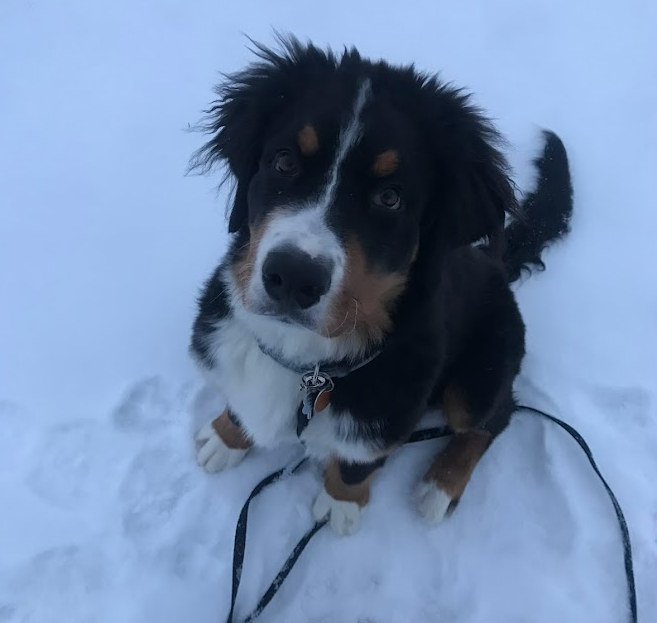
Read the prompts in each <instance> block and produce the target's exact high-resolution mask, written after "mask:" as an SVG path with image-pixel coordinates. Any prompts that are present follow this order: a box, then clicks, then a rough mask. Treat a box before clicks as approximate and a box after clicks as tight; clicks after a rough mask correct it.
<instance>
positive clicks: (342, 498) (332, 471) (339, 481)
mask: <svg viewBox="0 0 657 623" xmlns="http://www.w3.org/2000/svg"><path fill="white" fill-rule="evenodd" d="M384 461H385V459H384V458H382V459H379V460H377V461H374V462H372V463H348V462H345V461H342V460H340V459H337V458H333V459H331V461H330V462H329V464H328V465H327V467H326V471H325V473H324V486H323V487H322V491H321V493H320V494H319V496H318V498H317V500H316V501H315V505H314V506H313V515H314V517H315V519H316V520H317V521H320V520H322V519H324V518H325V517H326V516H327V515H330V518H329V522H330V524H331V528H332V529H333V532H335V533H336V534H338V535H339V536H346V535H348V534H353V533H354V532H356V530H357V529H358V526H359V524H360V516H361V514H362V512H363V510H364V509H365V507H366V506H367V503H368V502H369V501H370V483H371V482H372V478H373V477H374V474H375V473H376V471H377V470H378V469H379V468H380V467H381V466H382V465H383V463H384Z"/></svg>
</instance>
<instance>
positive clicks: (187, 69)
mask: <svg viewBox="0 0 657 623" xmlns="http://www.w3.org/2000/svg"><path fill="white" fill-rule="evenodd" d="M272 27H274V28H277V29H280V30H282V31H288V32H294V33H296V34H297V35H299V36H301V37H304V38H305V37H309V38H311V39H313V40H314V41H315V42H317V43H320V44H324V43H330V44H332V45H334V46H340V45H342V44H344V43H347V44H356V45H357V46H358V47H359V48H360V49H361V50H362V52H363V53H365V54H367V55H372V56H377V57H380V56H382V57H385V58H387V59H389V60H392V61H400V62H411V61H414V62H416V63H417V64H418V65H419V66H420V67H422V68H426V69H430V70H441V71H442V72H443V74H444V76H445V77H446V78H449V79H452V80H454V81H456V82H458V83H461V84H464V85H466V86H467V87H469V88H471V89H472V90H474V91H475V92H476V94H477V101H478V102H479V103H480V104H481V105H482V106H484V107H485V108H487V109H488V110H489V111H490V112H491V114H492V115H493V116H495V117H496V118H497V119H498V121H499V125H500V127H501V129H502V130H503V131H504V132H505V133H506V134H507V136H508V137H509V139H510V141H511V143H512V144H513V146H514V151H513V152H512V153H511V158H512V161H513V163H514V165H515V166H516V170H517V178H518V180H519V181H520V183H521V184H522V185H526V184H528V183H530V182H531V168H530V167H529V166H528V160H529V158H530V157H531V156H532V154H533V152H534V150H535V149H536V147H537V128H539V127H549V128H552V129H554V130H556V131H557V132H558V133H560V134H561V136H562V137H563V139H564V141H565V142H566V144H567V147H568V149H569V154H570V158H571V163H572V168H573V175H574V181H575V188H576V215H575V217H574V219H573V232H572V235H571V236H570V237H569V239H568V240H567V241H566V242H565V243H563V244H560V245H557V246H556V247H555V248H553V249H552V250H551V251H550V252H549V254H548V257H547V261H548V271H547V272H546V273H543V274H540V275H537V276H534V277H533V278H532V279H531V280H529V281H527V282H525V283H524V284H522V286H521V287H520V288H519V290H518V297H519V300H520V303H521V306H522V309H523V312H524V315H525V319H526V322H527V325H528V351H529V352H528V356H527V358H526V361H525V365H524V368H523V373H522V378H521V379H520V380H519V383H518V392H519V394H520V396H521V398H522V400H523V401H525V402H527V403H530V404H534V405H536V406H544V407H546V408H548V409H550V410H552V412H554V413H555V414H557V415H561V416H562V417H563V418H565V419H566V420H568V421H570V422H572V423H573V424H574V425H575V426H576V427H577V428H579V429H580V430H581V431H582V432H583V433H584V435H585V436H586V437H587V439H588V440H589V442H590V445H591V446H592V448H593V451H594V452H595V454H596V456H597V458H598V462H599V464H600V466H601V468H602V470H603V472H604V473H605V475H606V476H607V477H608V480H609V482H610V484H611V485H612V487H613V488H614V489H615V491H616V493H617V495H618V498H619V500H620V502H621V504H622V506H623V508H624V509H625V511H626V514H627V519H628V522H629V525H630V530H631V536H632V541H633V545H634V551H635V568H636V575H637V589H638V599H639V616H640V619H641V620H642V621H643V622H644V623H654V622H655V621H657V485H656V483H657V364H656V363H655V358H656V357H657V268H656V264H655V260H654V258H653V257H652V255H653V251H654V235H655V234H654V232H655V228H656V227H657V211H656V203H655V190H654V183H655V174H656V171H657V158H656V157H655V145H656V144H657V80H656V79H655V77H656V76H657V45H656V44H655V32H656V31H657V4H656V3H655V2H654V1H652V0H644V1H642V2H639V1H634V0H623V1H622V2H621V1H618V2H612V1H611V0H607V1H605V2H600V1H599V0H595V1H594V0H591V1H589V2H587V1H584V0H580V1H577V2H574V1H573V0H559V1H557V0H550V1H547V0H546V1H544V2H531V3H530V2H526V1H524V0H500V1H499V2H489V1H487V0H479V1H478V2H467V3H466V2H461V3H456V2H436V1H434V0H427V1H425V2H415V3H409V2H405V3H392V2H390V3H381V2H354V1H353V0H348V1H345V0H340V1H335V0H331V1H330V2H323V3H315V2H299V1H294V2H292V1H289V2H270V1H269V0H267V1H262V2H240V3H237V2H224V3H220V2H210V1H209V0H203V1H200V0H199V1H195V2H183V1H182V0H180V1H174V0H150V1H148V0H141V1H138V2H134V1H128V0H112V1H111V2H88V0H66V1H65V2H47V1H46V0H31V1H30V2H25V1H20V0H3V1H2V3H0V622H2V623H8V622H11V623H19V622H21V623H27V622H30V623H60V622H66V623H92V622H93V623H138V622H139V623H142V622H144V621H158V622H159V623H174V622H176V623H178V622H180V621H194V622H195V623H216V622H217V621H223V619H224V617H225V615H226V610H227V603H228V596H229V590H230V587H229V584H230V563H231V560H230V554H231V548H232V539H233V530H234V526H235V521H236V518H237V514H238V512H239V509H240V507H241V504H242V502H243V500H244V498H245V497H246V495H247V494H248V492H249V491H250V490H251V487H252V486H253V484H254V483H255V482H257V481H258V480H259V479H260V478H261V477H262V476H263V475H264V474H266V473H268V472H269V471H271V470H272V469H273V468H275V467H278V466H280V465H282V464H284V463H285V462H286V461H287V460H289V459H290V457H291V456H293V455H295V452H296V449H290V448H287V449H281V450H280V451H279V452H276V453H268V454H265V453H260V454H256V455H255V456H254V457H253V459H251V460H249V461H247V462H245V463H243V464H242V465H240V466H239V467H238V468H237V469H235V470H234V471H231V472H228V473H224V474H221V475H219V476H212V477H211V476H208V475H206V474H205V473H203V472H202V471H201V470H199V469H198V468H197V466H196V464H195V461H194V456H193V447H192V441H191V439H192V430H193V428H194V422H198V421H200V420H201V419H204V418H205V419H207V418H209V417H210V416H211V415H212V414H213V413H215V412H216V409H217V408H218V407H219V401H218V399H217V397H215V396H211V395H208V394H206V393H205V392H203V391H202V384H201V381H200V379H199V378H198V376H197V374H196V371H195V370H194V369H193V367H192V365H191V364H190V362H189V361H188V358H187V353H186V347H187V340H188V334H189V328H190V324H191V322H192V318H193V313H194V296H195V294H196V292H197V288H198V286H199V284H200V282H201V280H202V279H203V278H204V277H205V276H206V274H207V273H208V272H209V271H210V269H211V268H212V265H213V262H215V261H216V260H217V258H218V257H219V256H220V255H221V253H222V252H223V250H224V248H225V245H226V240H227V238H226V234H225V231H224V230H225V224H224V221H223V216H224V200H225V196H224V195H223V194H220V195H219V196H218V197H217V195H216V194H215V193H214V191H213V187H214V184H215V183H216V181H217V180H216V179H214V180H213V179H205V178H198V177H191V178H189V177H184V175H183V173H184V170H185V166H186V161H187V158H188V156H189V155H190V153H191V152H192V151H193V149H194V148H196V147H197V146H198V145H199V144H200V141H201V137H200V136H199V135H197V134H194V133H189V132H186V128H187V127H188V124H193V123H194V122H196V121H197V120H198V118H199V114H200V110H201V109H202V108H203V107H204V106H206V104H207V103H208V101H209V99H210V97H211V87H212V85H213V83H214V82H215V81H216V80H217V79H218V76H219V72H220V71H229V70H234V69H237V68H239V67H241V66H242V65H243V64H244V63H245V62H246V61H247V60H248V58H249V53H248V51H247V49H246V40H245V38H244V36H243V33H246V34H248V35H250V36H252V37H254V38H255V39H259V40H264V41H267V42H271V41H272V40H273V36H272ZM436 445H437V443H436V442H434V443H425V444H423V445H420V446H416V447H413V448H406V449H404V450H402V451H401V452H399V453H398V454H397V455H396V456H395V457H394V458H393V459H392V460H391V461H390V462H389V464H388V466H387V467H386V469H385V470H384V471H383V473H382V474H381V476H380V477H379V478H378V479H377V480H376V483H375V485H374V491H373V497H372V503H371V505H370V507H369V509H368V510H367V513H366V514H365V516H364V520H363V523H362V528H361V531H360V532H359V533H358V534H357V535H355V536H353V537H350V538H345V539H341V540H340V539H338V538H336V537H334V536H333V535H332V534H331V533H330V531H328V530H324V531H322V532H320V533H319V534H318V536H317V537H316V539H315V541H314V542H313V543H312V544H311V545H310V547H309V549H308V550H307V551H306V552H305V553H304V555H303V557H302V558H301V559H300V561H299V563H298V566H297V567H296V568H295V570H294V571H293V573H292V575H291V576H290V578H289V579H288V581H287V583H286V584H285V585H284V587H283V589H282V591H281V593H280V594H279V595H278V596H277V597H276V598H275V600H274V601H273V602H272V604H271V605H270V607H269V609H268V610H267V611H265V614H264V615H263V617H262V620H263V621H267V622H269V621H271V622H280V623H308V622H310V623H320V622H321V623H352V622H353V623H357V622H358V623H365V622H371V623H374V622H375V623H401V622H404V623H405V622H408V621H413V622H417V623H422V622H431V623H434V622H442V621H445V622H447V621H449V622H455V623H457V622H458V623H466V622H467V623H474V622H482V623H491V622H498V621H499V622H505V623H513V622H518V623H519V622H523V623H524V622H527V621H531V622H536V623H538V622H545V623H554V622H555V621H559V622H564V623H565V622H578V623H580V622H582V623H588V622H596V623H612V622H613V623H618V622H622V621H624V620H625V616H626V611H625V608H626V594H625V578H624V574H623V563H622V551H621V546H620V540H619V533H618V527H617V524H616V520H615V517H614V514H613V510H612V507H611V505H610V503H609V501H608V499H607V498H606V496H605V494H604V492H603V490H602V488H601V486H600V485H599V483H598V482H597V480H596V479H595V476H594V475H593V474H592V472H591V471H590V469H589V467H588V464H587V463H586V461H585V459H584V458H583V456H582V455H581V453H580V451H579V449H578V448H577V447H576V446H575V444H574V443H573V442H572V440H571V439H570V438H568V437H567V436H565V434H564V433H563V432H562V431H560V430H559V429H557V428H556V427H554V426H552V425H549V424H547V423H545V422H543V421H540V420H537V419H535V418H534V417H533V416H530V415H519V416H518V417H517V418H516V420H515V421H514V423H513V424H512V426H511V427H510V429H509V430H508V432H507V433H506V434H505V435H504V436H503V437H502V438H500V439H499V441H498V442H497V443H496V444H495V446H494V447H493V449H492V450H491V451H490V452H489V453H488V454H487V455H486V457H485V459H484V460H483V461H482V463H481V465H480V467H479V469H478V470H477V472H476V474H475V477H474V479H473V482H472V483H471V485H470V487H469V488H468V491H467V493H466V495H465V497H464V499H463V501H462V503H461V506H460V507H459V509H458V512H457V513H456V514H455V515H454V516H453V517H452V518H451V519H450V520H448V521H447V522H445V523H444V524H442V525H440V526H438V527H437V528H435V529H429V528H427V527H426V526H425V525H424V524H423V522H422V521H421V520H420V518H419V517H418V516H417V513H416V510H415V508H414V506H413V503H412V500H411V497H410V493H411V491H412V486H413V484H414V483H415V482H416V480H417V478H419V476H420V475H421V474H422V472H423V469H424V467H425V466H426V464H427V461H428V460H429V456H430V455H431V454H432V453H433V452H434V451H435V446H436ZM318 486H319V479H318V474H317V473H316V472H314V471H313V470H307V471H305V472H303V473H302V474H300V475H297V476H294V477H292V478H291V479H289V480H287V481H286V482H284V483H281V484H279V485H278V486H277V487H274V488H273V489H271V490H270V491H268V492H267V493H265V494H263V496H262V497H261V499H259V500H258V501H257V502H256V503H255V504H254V506H253V508H252V513H251V526H250V537H249V538H250V541H249V543H250V545H249V548H248V551H247V563H246V565H245V569H244V579H243V585H242V590H241V594H240V605H239V607H238V614H246V612H248V611H249V610H250V608H251V607H252V606H253V605H254V604H255V602H256V601H257V599H258V597H259V596H260V594H261V593H262V591H263V590H264V589H265V588H266V586H267V585H268V584H269V581H270V579H271V578H272V577H273V575H274V574H275V573H276V571H277V570H278V568H279V566H280V564H281V562H282V561H283V560H284V559H285V557H286V556H287V554H288V553H289V551H290V550H291V548H292V547H293V545H294V543H296V541H297V539H298V538H299V537H300V536H301V535H302V534H303V533H304V532H305V530H306V529H307V528H308V527H309V526H310V525H311V516H310V507H311V503H312V500H313V497H314V495H315V494H316V492H317V490H318Z"/></svg>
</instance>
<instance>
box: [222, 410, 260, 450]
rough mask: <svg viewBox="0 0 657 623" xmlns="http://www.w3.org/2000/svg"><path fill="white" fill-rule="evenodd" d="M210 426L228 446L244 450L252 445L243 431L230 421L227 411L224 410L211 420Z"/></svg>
mask: <svg viewBox="0 0 657 623" xmlns="http://www.w3.org/2000/svg"><path fill="white" fill-rule="evenodd" d="M212 428H214V431H215V433H217V435H219V438H220V439H221V441H223V442H224V443H225V444H226V447H228V448H231V449H233V450H246V449H247V448H250V447H251V446H252V445H253V443H252V442H251V440H250V439H249V438H248V437H247V436H246V435H245V434H244V431H243V430H242V429H241V428H240V427H239V426H237V425H236V424H233V422H231V420H230V418H229V417H228V411H224V412H223V413H222V414H221V415H220V416H219V417H218V418H216V419H215V420H213V422H212Z"/></svg>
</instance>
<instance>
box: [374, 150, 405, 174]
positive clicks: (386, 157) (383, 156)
mask: <svg viewBox="0 0 657 623" xmlns="http://www.w3.org/2000/svg"><path fill="white" fill-rule="evenodd" d="M398 165H399V154H398V153H397V152H396V151H395V150H394V149H387V150H386V151H384V152H383V153H380V154H379V155H378V156H377V157H376V159H375V160H374V164H373V165H372V173H374V175H376V176H377V177H386V176H387V175H392V174H393V173H394V172H395V171H396V170H397V166H398Z"/></svg>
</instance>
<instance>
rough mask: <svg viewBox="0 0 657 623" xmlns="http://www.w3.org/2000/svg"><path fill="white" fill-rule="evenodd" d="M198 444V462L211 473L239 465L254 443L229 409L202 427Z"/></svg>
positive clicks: (198, 434)
mask: <svg viewBox="0 0 657 623" xmlns="http://www.w3.org/2000/svg"><path fill="white" fill-rule="evenodd" d="M196 444H197V453H196V459H197V461H198V464H199V465H200V466H201V467H203V468H204V469H205V471H207V472H210V473H215V472H219V471H221V470H222V469H225V468H226V467H232V466H234V465H237V464H238V463H239V462H240V461H241V460H242V459H243V458H244V457H245V456H246V453H247V452H248V451H249V448H250V447H251V446H252V445H253V443H252V441H251V440H250V439H249V438H248V437H247V435H246V433H245V432H244V430H243V429H242V427H241V426H240V424H239V421H238V420H237V418H236V417H235V416H234V415H233V414H232V413H231V412H230V411H229V410H228V409H226V410H225V411H224V412H223V413H222V414H221V415H220V416H219V417H218V418H215V419H214V420H212V421H211V422H208V424H206V425H205V426H204V427H203V428H201V430H200V431H199V432H198V433H197V435H196Z"/></svg>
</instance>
